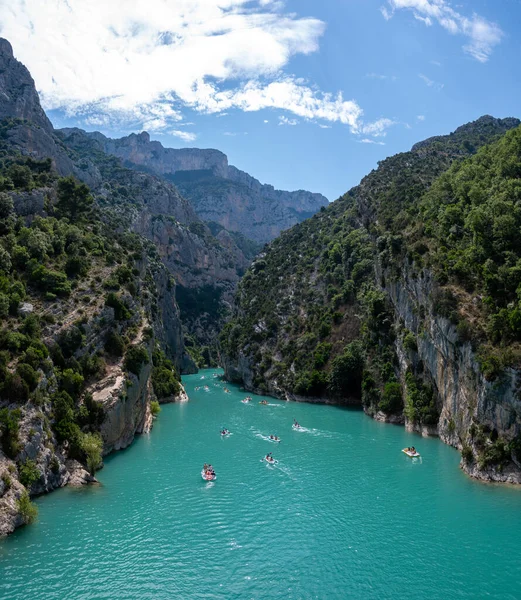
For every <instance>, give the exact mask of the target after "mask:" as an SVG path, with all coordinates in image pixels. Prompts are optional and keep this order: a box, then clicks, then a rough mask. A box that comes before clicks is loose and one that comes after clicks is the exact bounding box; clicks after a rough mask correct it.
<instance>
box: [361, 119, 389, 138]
mask: <svg viewBox="0 0 521 600" xmlns="http://www.w3.org/2000/svg"><path fill="white" fill-rule="evenodd" d="M395 124H396V122H395V121H393V120H392V119H378V121H374V123H367V124H366V125H363V126H362V127H361V128H360V130H359V133H362V134H365V135H372V136H374V137H384V136H386V135H387V131H386V129H388V128H389V127H391V126H392V125H395Z"/></svg>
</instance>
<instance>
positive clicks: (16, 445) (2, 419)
mask: <svg viewBox="0 0 521 600" xmlns="http://www.w3.org/2000/svg"><path fill="white" fill-rule="evenodd" d="M21 418H22V412H21V411H20V409H19V408H17V409H15V410H9V409H8V408H1V409H0V433H1V434H2V435H1V436H0V439H1V442H2V450H3V451H4V453H5V455H6V456H8V457H9V458H12V459H14V458H16V455H17V454H18V452H20V442H19V440H18V432H19V430H20V424H19V422H20V419H21Z"/></svg>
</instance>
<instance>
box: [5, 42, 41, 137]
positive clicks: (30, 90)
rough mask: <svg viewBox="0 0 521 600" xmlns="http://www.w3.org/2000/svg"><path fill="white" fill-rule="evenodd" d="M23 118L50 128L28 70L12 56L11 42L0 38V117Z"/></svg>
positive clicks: (39, 125)
mask: <svg viewBox="0 0 521 600" xmlns="http://www.w3.org/2000/svg"><path fill="white" fill-rule="evenodd" d="M13 118H14V119H24V120H27V121H31V122H32V123H34V124H35V125H36V126H38V127H42V128H43V129H46V130H52V125H51V122H50V121H49V119H48V118H47V115H46V114H45V112H44V111H43V109H42V107H41V106H40V99H39V98H38V94H37V92H36V88H35V86H34V80H33V78H32V77H31V74H30V73H29V71H28V70H27V69H26V67H24V65H22V63H20V62H18V61H17V60H16V59H15V58H14V56H13V48H12V47H11V44H10V43H9V42H8V41H7V40H5V39H3V38H0V119H13Z"/></svg>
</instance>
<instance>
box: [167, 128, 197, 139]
mask: <svg viewBox="0 0 521 600" xmlns="http://www.w3.org/2000/svg"><path fill="white" fill-rule="evenodd" d="M168 133H169V134H170V135H174V136H175V137H178V138H179V139H181V140H183V142H193V141H194V140H195V139H197V134H196V133H192V132H191V131H183V130H180V129H172V130H171V131H169V132H168Z"/></svg>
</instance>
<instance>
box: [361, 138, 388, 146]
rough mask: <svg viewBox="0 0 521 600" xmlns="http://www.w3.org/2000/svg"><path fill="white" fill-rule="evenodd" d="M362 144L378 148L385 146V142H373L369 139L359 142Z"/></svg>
mask: <svg viewBox="0 0 521 600" xmlns="http://www.w3.org/2000/svg"><path fill="white" fill-rule="evenodd" d="M358 142H359V143H360V144H377V145H378V146H385V142H379V141H377V140H371V139H369V138H363V139H361V140H358Z"/></svg>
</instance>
